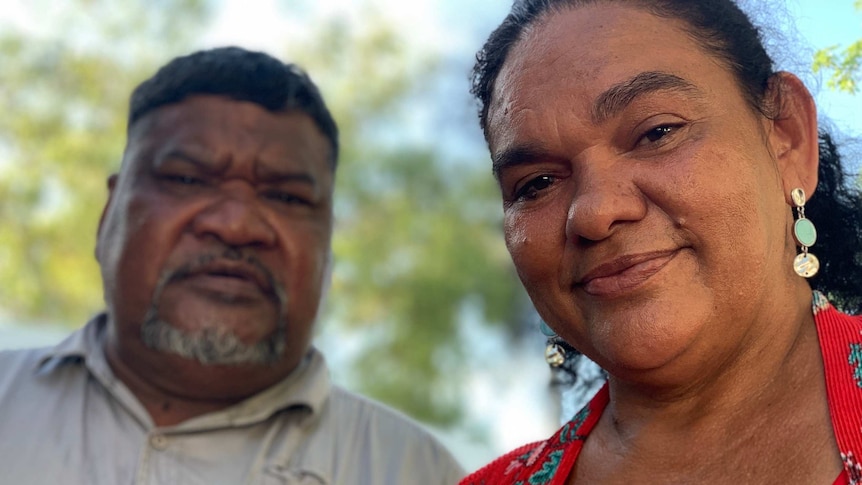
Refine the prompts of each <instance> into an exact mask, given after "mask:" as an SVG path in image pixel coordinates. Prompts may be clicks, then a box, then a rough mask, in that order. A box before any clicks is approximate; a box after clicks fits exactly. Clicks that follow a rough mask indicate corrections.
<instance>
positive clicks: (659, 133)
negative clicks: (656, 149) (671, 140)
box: [639, 125, 679, 144]
mask: <svg viewBox="0 0 862 485" xmlns="http://www.w3.org/2000/svg"><path fill="white" fill-rule="evenodd" d="M678 128H679V126H677V125H661V126H656V127H655V128H653V129H651V130H649V131H647V132H646V133H644V135H643V136H642V137H641V139H640V140H639V144H643V143H647V142H648V143H658V142H660V141H662V139H663V138H665V137H666V136H668V135H670V134H671V133H673V132H675V131H676V130H677V129H678Z"/></svg>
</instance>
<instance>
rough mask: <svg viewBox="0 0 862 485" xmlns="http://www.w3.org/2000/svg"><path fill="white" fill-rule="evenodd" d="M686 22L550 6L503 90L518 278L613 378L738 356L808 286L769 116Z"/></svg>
mask: <svg viewBox="0 0 862 485" xmlns="http://www.w3.org/2000/svg"><path fill="white" fill-rule="evenodd" d="M681 26H682V24H680V23H679V22H678V21H675V20H669V19H662V18H658V17H655V16H653V15H651V14H649V13H647V12H644V11H642V10H638V9H634V8H628V7H622V6H618V5H617V6H607V5H606V6H587V7H580V8H575V9H572V10H568V11H565V12H563V13H555V14H551V15H550V16H549V17H546V18H544V19H543V20H540V21H539V22H538V23H536V24H534V25H533V26H532V28H531V29H528V30H526V31H525V34H524V35H523V37H522V38H521V40H519V41H518V43H517V44H516V45H515V46H514V47H513V49H512V50H511V51H510V53H509V56H508V58H507V60H506V63H505V65H504V66H503V68H502V70H501V72H500V75H499V77H498V78H497V81H496V84H495V86H494V92H493V96H492V101H491V103H490V106H489V115H488V128H489V131H488V133H489V144H490V147H491V152H492V158H493V161H494V170H495V173H496V174H497V176H498V180H499V183H500V187H501V190H502V195H503V201H504V203H503V205H504V214H505V237H506V244H507V246H508V248H509V251H510V253H511V255H512V258H513V260H514V263H515V266H516V267H517V270H518V273H519V276H520V278H521V280H522V282H523V283H524V285H525V287H526V289H527V291H528V293H529V294H530V296H531V298H532V300H533V302H534V304H535V306H536V308H537V309H538V311H539V313H540V315H541V316H542V317H543V318H544V319H545V320H546V321H547V322H549V324H550V325H551V327H553V328H554V330H556V331H557V333H558V334H560V336H561V337H563V338H564V339H565V340H567V341H568V342H570V343H572V344H573V345H574V346H575V347H576V348H578V349H579V350H580V351H582V352H584V353H585V354H587V355H588V356H589V357H590V358H592V359H593V360H595V361H597V362H598V363H599V364H600V365H602V366H603V367H605V368H606V369H607V370H608V371H609V372H611V373H612V374H615V375H617V376H621V375H622V376H638V375H642V374H641V373H643V372H645V371H656V370H667V371H668V372H671V374H667V375H666V376H667V377H668V378H672V377H673V376H674V375H679V373H678V372H677V371H681V370H685V369H691V368H693V367H692V366H695V368H696V367H697V366H698V365H699V364H700V363H702V362H703V361H704V359H724V358H726V357H728V355H730V353H732V352H734V349H738V348H740V346H741V345H742V343H743V342H744V341H745V340H746V339H750V338H754V333H756V332H757V329H756V328H755V327H756V326H752V325H750V324H751V322H753V321H755V320H757V319H759V318H760V317H762V316H764V315H774V314H775V313H771V312H774V311H775V310H776V304H777V302H779V301H780V299H781V298H780V297H779V298H776V297H775V294H774V293H775V292H776V291H777V292H779V293H780V292H781V291H782V289H787V288H790V287H791V285H792V284H795V282H791V279H792V278H794V277H795V276H794V275H793V271H792V269H791V267H790V261H791V260H792V254H793V252H794V251H795V246H794V244H793V242H792V241H791V240H790V236H789V231H788V230H787V228H788V224H789V223H790V221H791V220H792V214H791V211H790V209H789V207H788V206H787V204H786V203H785V194H784V190H783V188H782V181H781V179H780V175H779V170H778V168H777V165H776V162H775V161H774V159H773V157H772V155H771V153H770V148H769V143H770V141H769V140H770V136H771V134H770V133H771V126H772V125H771V123H772V122H770V121H769V120H767V119H766V118H764V117H763V116H762V115H759V114H757V113H756V112H755V111H754V110H753V109H752V108H751V107H750V106H749V105H748V104H747V103H746V102H745V100H744V99H743V96H742V94H741V91H740V88H739V87H738V85H737V83H736V80H735V78H734V77H733V75H732V73H731V72H730V71H729V70H728V69H727V68H726V66H725V65H724V64H723V63H722V62H721V61H719V60H717V59H716V58H714V57H713V56H711V55H710V54H708V53H707V52H705V51H704V50H703V49H702V48H701V47H700V46H699V45H698V44H697V43H696V42H694V41H693V40H692V39H691V37H690V36H689V34H687V33H686V32H685V31H683V30H682V29H681ZM795 278H798V277H795ZM788 293H790V292H789V291H788Z"/></svg>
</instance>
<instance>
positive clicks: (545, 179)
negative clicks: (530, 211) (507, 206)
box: [515, 175, 555, 200]
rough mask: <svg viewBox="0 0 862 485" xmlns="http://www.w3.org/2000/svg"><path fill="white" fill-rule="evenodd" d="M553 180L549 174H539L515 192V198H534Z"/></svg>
mask: <svg viewBox="0 0 862 485" xmlns="http://www.w3.org/2000/svg"><path fill="white" fill-rule="evenodd" d="M554 180H555V179H554V177H553V176H551V175H540V176H538V177H536V178H534V179H532V180H529V181H528V182H527V183H525V184H524V185H523V186H521V188H519V189H518V190H517V191H516V192H515V200H534V199H535V198H536V197H538V195H539V192H541V191H542V190H545V189H547V188H548V187H550V186H551V184H553V183H554Z"/></svg>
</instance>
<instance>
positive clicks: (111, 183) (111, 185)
mask: <svg viewBox="0 0 862 485" xmlns="http://www.w3.org/2000/svg"><path fill="white" fill-rule="evenodd" d="M116 187H117V174H115V173H114V174H111V175H110V176H109V177H108V200H107V201H106V202H105V207H103V208H102V215H101V216H99V226H98V229H96V260H97V261H98V260H99V246H100V244H101V241H102V229H103V227H104V225H105V216H107V214H108V210H109V209H110V208H111V203H112V202H113V200H114V190H115V189H116Z"/></svg>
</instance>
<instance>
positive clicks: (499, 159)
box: [491, 144, 552, 180]
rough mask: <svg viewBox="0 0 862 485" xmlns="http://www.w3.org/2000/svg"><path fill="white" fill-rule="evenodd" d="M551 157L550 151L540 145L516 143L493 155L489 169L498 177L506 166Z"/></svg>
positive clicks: (514, 165) (510, 166) (509, 166)
mask: <svg viewBox="0 0 862 485" xmlns="http://www.w3.org/2000/svg"><path fill="white" fill-rule="evenodd" d="M550 157H552V155H551V154H550V152H549V151H548V150H546V149H545V148H543V147H542V146H541V145H537V144H529V145H518V146H513V147H510V148H506V149H505V150H503V151H502V152H500V153H498V154H496V155H494V156H493V157H492V160H491V170H492V171H493V172H494V177H495V178H496V179H498V180H499V179H500V174H501V173H502V172H503V170H505V169H507V168H512V167H517V166H518V165H524V164H527V163H530V162H532V161H534V160H539V159H547V158H550Z"/></svg>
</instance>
